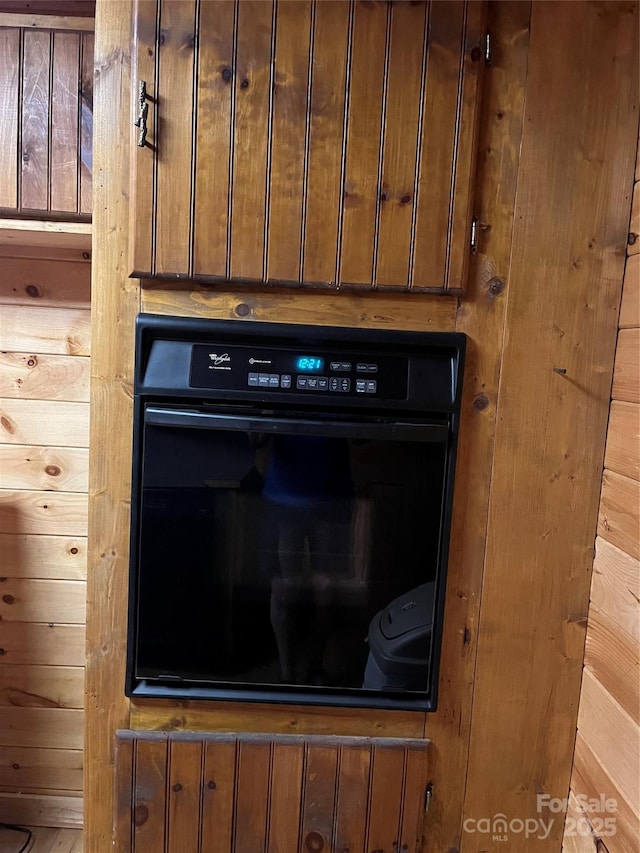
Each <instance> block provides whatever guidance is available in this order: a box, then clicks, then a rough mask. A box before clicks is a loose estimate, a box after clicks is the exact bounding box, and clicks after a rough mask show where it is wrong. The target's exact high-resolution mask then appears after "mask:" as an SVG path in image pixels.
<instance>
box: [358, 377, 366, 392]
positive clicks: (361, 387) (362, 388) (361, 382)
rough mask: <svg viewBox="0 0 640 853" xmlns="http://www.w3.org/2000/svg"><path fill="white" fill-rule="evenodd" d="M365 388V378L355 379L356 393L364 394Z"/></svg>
mask: <svg viewBox="0 0 640 853" xmlns="http://www.w3.org/2000/svg"><path fill="white" fill-rule="evenodd" d="M366 390H367V380H366V379H356V393H357V394H365V393H366Z"/></svg>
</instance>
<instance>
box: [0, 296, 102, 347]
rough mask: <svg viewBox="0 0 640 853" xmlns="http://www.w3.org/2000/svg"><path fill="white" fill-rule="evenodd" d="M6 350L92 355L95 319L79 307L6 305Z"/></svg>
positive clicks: (0, 341) (0, 331) (0, 340)
mask: <svg viewBox="0 0 640 853" xmlns="http://www.w3.org/2000/svg"><path fill="white" fill-rule="evenodd" d="M0 347H1V348H2V349H3V350H15V351H20V352H25V351H29V350H34V351H35V352H37V353H47V354H56V353H57V354H61V355H62V354H63V355H89V352H90V349H91V317H90V314H89V311H83V310H82V309H78V308H56V309H51V308H35V307H32V306H30V305H29V306H25V305H6V306H5V307H4V308H3V309H2V325H1V326H0Z"/></svg>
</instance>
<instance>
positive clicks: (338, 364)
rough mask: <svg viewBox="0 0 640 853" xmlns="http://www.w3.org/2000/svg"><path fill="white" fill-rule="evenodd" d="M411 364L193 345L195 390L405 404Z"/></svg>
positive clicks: (367, 356)
mask: <svg viewBox="0 0 640 853" xmlns="http://www.w3.org/2000/svg"><path fill="white" fill-rule="evenodd" d="M407 382H408V359H407V358H406V357H404V356H395V355H387V354H386V353H344V352H343V353H340V352H318V351H311V350H304V351H303V350H301V349H300V350H293V349H285V348H282V349H281V348H278V349H275V348H274V349H267V348H262V347H243V346H210V345H205V344H194V345H193V347H192V354H191V371H190V377H189V384H190V386H191V387H192V388H207V389H211V390H215V389H219V390H236V391H245V390H246V391H256V390H257V391H258V392H267V393H269V392H274V393H278V392H283V391H285V392H289V393H296V394H302V395H314V394H322V395H329V396H334V395H336V396H340V397H343V398H344V397H360V398H363V397H368V398H384V399H389V400H402V399H405V398H406V395H407Z"/></svg>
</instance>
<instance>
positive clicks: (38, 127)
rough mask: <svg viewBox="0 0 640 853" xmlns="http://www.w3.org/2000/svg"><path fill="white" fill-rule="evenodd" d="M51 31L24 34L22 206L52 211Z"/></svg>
mask: <svg viewBox="0 0 640 853" xmlns="http://www.w3.org/2000/svg"><path fill="white" fill-rule="evenodd" d="M50 53H51V33H50V32H47V31H44V30H38V31H35V32H25V33H24V35H23V56H24V63H23V69H22V131H21V140H22V144H21V148H20V157H21V175H20V181H21V183H20V208H21V209H22V210H49V156H50V149H49V133H48V128H49V99H50V97H51V91H50V86H49V65H50V59H51V57H50Z"/></svg>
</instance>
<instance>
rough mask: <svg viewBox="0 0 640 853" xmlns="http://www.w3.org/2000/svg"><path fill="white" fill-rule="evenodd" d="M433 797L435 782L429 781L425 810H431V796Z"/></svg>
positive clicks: (425, 796) (425, 793)
mask: <svg viewBox="0 0 640 853" xmlns="http://www.w3.org/2000/svg"><path fill="white" fill-rule="evenodd" d="M432 797H433V782H429V784H428V785H427V790H426V791H425V792H424V810H425V812H428V811H429V806H430V805H431V798H432Z"/></svg>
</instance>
